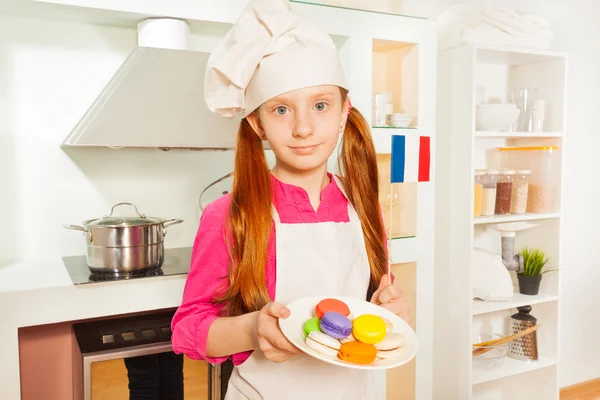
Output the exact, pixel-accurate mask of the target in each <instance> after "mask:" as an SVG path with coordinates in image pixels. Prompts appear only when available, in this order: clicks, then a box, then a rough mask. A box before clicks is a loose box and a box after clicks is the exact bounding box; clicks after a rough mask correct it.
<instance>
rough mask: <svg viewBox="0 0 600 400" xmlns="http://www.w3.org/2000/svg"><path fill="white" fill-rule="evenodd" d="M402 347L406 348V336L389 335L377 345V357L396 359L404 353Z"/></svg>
mask: <svg viewBox="0 0 600 400" xmlns="http://www.w3.org/2000/svg"><path fill="white" fill-rule="evenodd" d="M402 346H404V336H402V335H401V334H399V333H388V334H387V335H385V338H384V339H383V340H382V341H381V342H379V343H377V344H376V345H375V348H376V349H377V357H379V358H392V357H396V356H398V355H400V353H401V352H402Z"/></svg>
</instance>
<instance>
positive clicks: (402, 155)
mask: <svg viewBox="0 0 600 400" xmlns="http://www.w3.org/2000/svg"><path fill="white" fill-rule="evenodd" d="M430 144H431V140H430V137H429V136H412V135H411V136H404V135H393V136H392V157H391V158H392V160H391V161H392V162H391V164H392V171H391V175H392V176H391V180H392V183H403V182H429V169H430Z"/></svg>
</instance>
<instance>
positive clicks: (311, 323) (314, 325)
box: [304, 317, 321, 336]
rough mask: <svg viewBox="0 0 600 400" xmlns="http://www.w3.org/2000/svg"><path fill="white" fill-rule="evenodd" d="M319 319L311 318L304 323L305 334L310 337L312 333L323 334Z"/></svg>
mask: <svg viewBox="0 0 600 400" xmlns="http://www.w3.org/2000/svg"><path fill="white" fill-rule="evenodd" d="M319 322H320V321H319V318H316V317H315V318H311V319H309V320H308V321H306V322H305V323H304V334H305V335H307V336H308V334H309V333H311V332H312V331H319V332H321V328H319Z"/></svg>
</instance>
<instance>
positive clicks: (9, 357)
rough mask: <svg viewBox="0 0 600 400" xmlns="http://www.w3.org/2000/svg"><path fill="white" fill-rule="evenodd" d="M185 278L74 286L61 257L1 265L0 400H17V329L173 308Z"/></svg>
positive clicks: (185, 276) (166, 277) (154, 278)
mask: <svg viewBox="0 0 600 400" xmlns="http://www.w3.org/2000/svg"><path fill="white" fill-rule="evenodd" d="M186 278H187V274H183V275H175V276H158V277H151V278H140V279H131V280H123V281H115V282H102V283H92V284H85V285H77V286H76V285H73V283H72V281H71V278H70V276H69V274H68V272H67V270H66V268H65V265H64V263H63V260H62V259H55V260H47V261H28V262H20V263H15V264H10V265H8V266H4V267H0V316H1V318H2V323H1V324H0V399H7V400H8V399H11V400H12V399H15V400H16V399H19V398H20V383H19V352H18V350H19V346H18V329H19V328H21V327H25V326H35V325H44V324H51V323H58V322H64V321H76V320H80V319H87V318H96V317H101V316H109V315H120V314H128V313H133V312H140V311H149V310H159V309H165V308H173V307H177V306H178V305H179V304H180V302H181V297H182V294H183V287H184V284H185V280H186Z"/></svg>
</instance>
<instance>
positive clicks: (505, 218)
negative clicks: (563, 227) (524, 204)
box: [475, 213, 560, 225]
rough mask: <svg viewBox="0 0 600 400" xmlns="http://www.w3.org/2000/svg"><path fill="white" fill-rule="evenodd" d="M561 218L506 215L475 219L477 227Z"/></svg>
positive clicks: (538, 215)
mask: <svg viewBox="0 0 600 400" xmlns="http://www.w3.org/2000/svg"><path fill="white" fill-rule="evenodd" d="M552 218H560V213H549V214H532V213H527V214H506V215H491V216H489V217H477V218H475V225H482V224H498V223H503V222H519V221H535V220H540V219H552Z"/></svg>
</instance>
